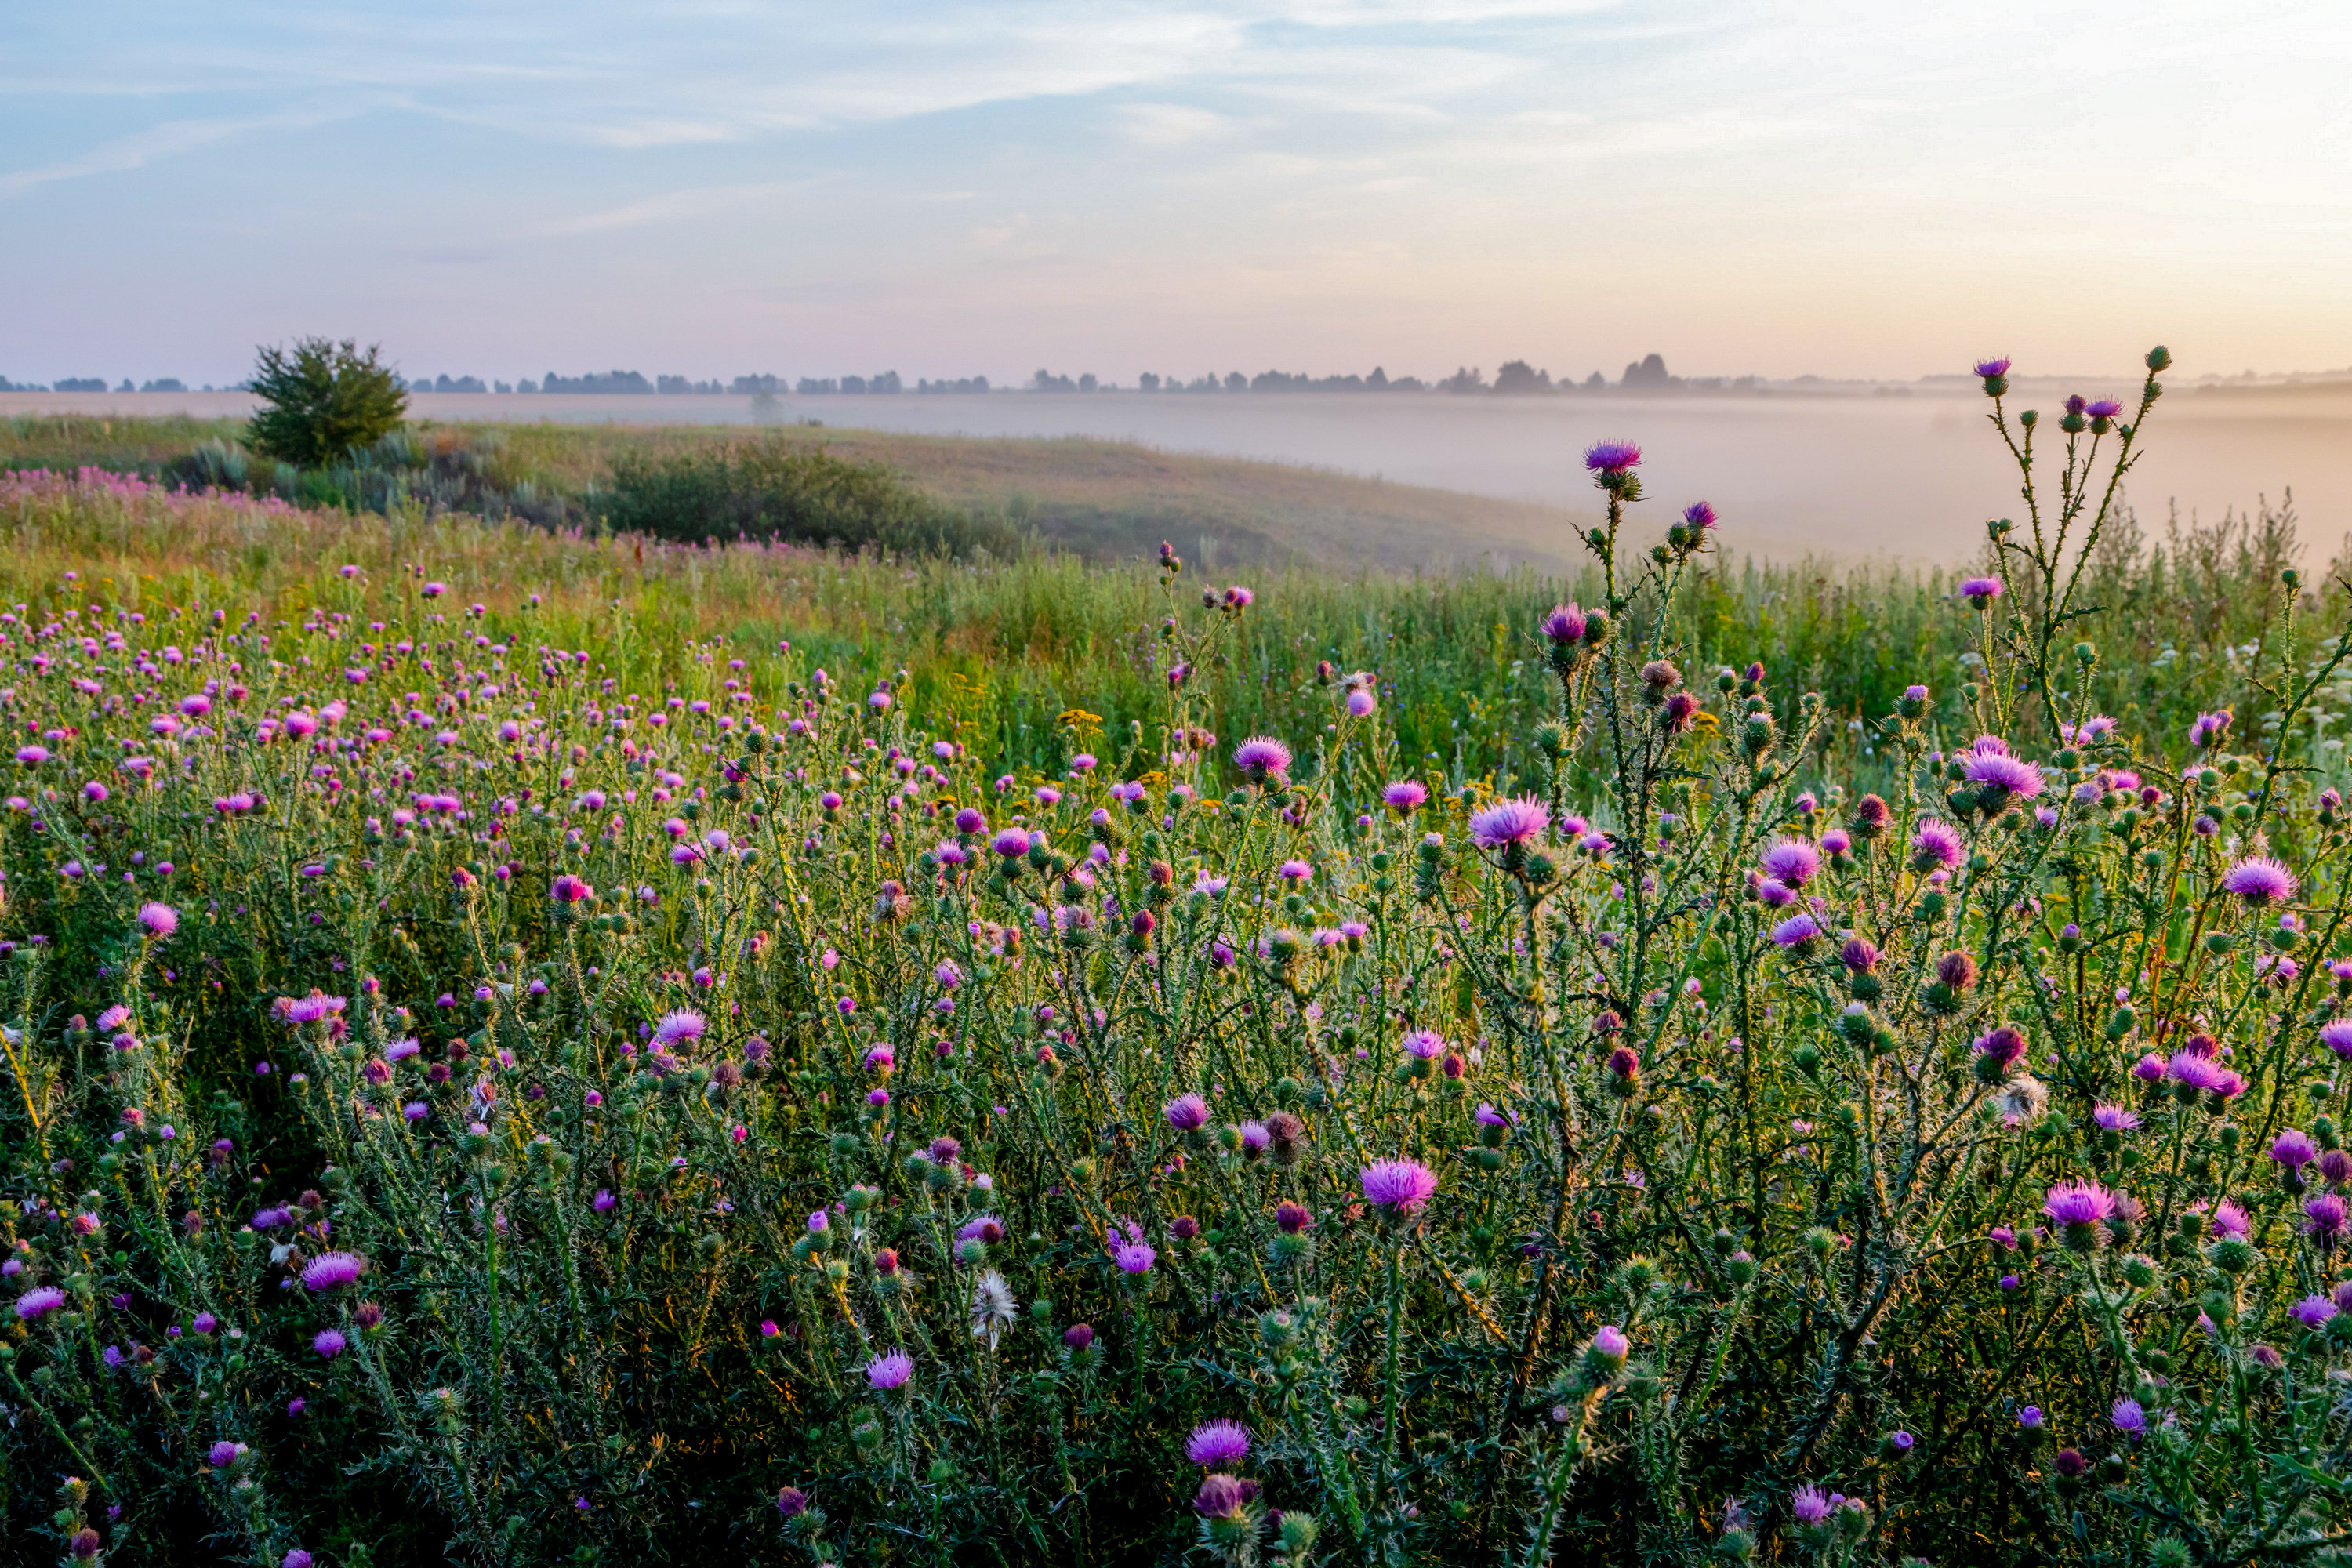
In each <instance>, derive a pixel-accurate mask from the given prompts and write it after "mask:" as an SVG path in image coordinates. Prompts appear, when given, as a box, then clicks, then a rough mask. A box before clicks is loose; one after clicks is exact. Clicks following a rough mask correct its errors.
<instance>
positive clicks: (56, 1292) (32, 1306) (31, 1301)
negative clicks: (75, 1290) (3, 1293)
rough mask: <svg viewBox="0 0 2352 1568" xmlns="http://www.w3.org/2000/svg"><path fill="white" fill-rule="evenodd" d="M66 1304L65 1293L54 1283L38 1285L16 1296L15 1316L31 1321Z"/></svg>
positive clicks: (21, 1319)
mask: <svg viewBox="0 0 2352 1568" xmlns="http://www.w3.org/2000/svg"><path fill="white" fill-rule="evenodd" d="M65 1304H66V1293H65V1292H64V1291H62V1290H60V1289H58V1288H57V1287H56V1286H54V1285H40V1286H36V1287H35V1288H34V1289H30V1290H27V1291H26V1292H25V1293H24V1294H23V1295H21V1296H19V1297H17V1298H16V1316H17V1318H18V1319H19V1320H20V1321H24V1322H27V1323H29V1322H33V1321H37V1320H38V1319H40V1318H43V1317H46V1316H47V1315H48V1314H49V1313H51V1312H54V1311H56V1310H58V1308H60V1307H62V1306H64V1305H65Z"/></svg>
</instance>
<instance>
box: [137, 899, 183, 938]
mask: <svg viewBox="0 0 2352 1568" xmlns="http://www.w3.org/2000/svg"><path fill="white" fill-rule="evenodd" d="M139 923H140V924H141V925H142V926H144V927H145V928H146V930H147V934H148V935H149V936H152V937H153V938H155V939H156V940H157V941H159V942H160V941H162V940H163V938H165V937H167V936H170V935H171V934H172V933H173V931H178V930H179V929H180V911H179V910H175V909H173V907H172V906H171V905H169V904H166V903H158V902H149V903H144V904H142V905H140V906H139Z"/></svg>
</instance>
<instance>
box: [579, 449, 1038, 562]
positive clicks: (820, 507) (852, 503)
mask: <svg viewBox="0 0 2352 1568" xmlns="http://www.w3.org/2000/svg"><path fill="white" fill-rule="evenodd" d="M604 521H606V523H608V524H609V525H610V526H612V527H613V528H615V529H621V530H626V531H633V532H638V533H646V534H651V535H653V536H655V537H656V538H660V539H677V540H685V541H689V542H700V541H702V540H705V539H714V538H715V539H721V540H731V539H735V538H738V537H742V538H750V539H782V540H787V541H792V542H800V543H807V544H838V545H841V546H843V547H844V548H846V549H851V550H861V549H869V548H870V549H877V550H882V551H887V552H892V553H896V554H907V555H954V556H959V557H970V556H972V555H975V554H979V553H981V552H987V553H989V554H992V555H998V556H1004V555H1010V554H1012V553H1013V552H1015V551H1017V550H1018V549H1019V548H1020V544H1021V541H1020V538H1019V536H1018V535H1017V534H1015V533H1014V532H1013V530H1011V529H1010V528H1008V527H1006V526H1004V525H1003V523H1001V522H997V521H993V520H991V519H986V518H981V517H975V516H972V515H970V514H967V513H963V512H959V511H957V510H953V509H951V508H950V507H948V506H946V505H943V504H942V503H940V501H938V500H933V499H932V498H931V497H929V496H927V495H925V494H924V493H923V492H922V491H921V490H919V489H916V488H915V487H914V486H912V485H910V484H908V482H907V481H906V480H905V479H901V478H900V477H899V476H898V475H897V474H895V473H893V472H892V471H891V470H890V469H889V468H886V467H884V466H883V465H882V464H880V463H861V462H855V461H852V460H850V459H848V458H840V457H835V455H834V454H833V453H831V452H828V451H825V450H824V448H822V447H819V448H816V449H814V450H809V449H806V448H803V447H795V446H793V444H791V443H789V442H784V441H776V440H758V441H748V442H744V443H741V444H739V445H736V446H732V447H722V448H719V449H717V450H713V451H700V452H676V453H670V454H667V455H658V456H653V455H644V454H635V453H630V454H624V455H623V456H622V457H620V458H616V459H615V460H614V465H613V483H612V488H611V489H610V491H609V492H608V493H607V494H606V496H605V497H604Z"/></svg>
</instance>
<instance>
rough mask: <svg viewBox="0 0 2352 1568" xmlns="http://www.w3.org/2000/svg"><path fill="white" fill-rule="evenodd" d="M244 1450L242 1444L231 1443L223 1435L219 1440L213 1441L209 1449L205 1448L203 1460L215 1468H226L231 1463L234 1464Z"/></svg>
mask: <svg viewBox="0 0 2352 1568" xmlns="http://www.w3.org/2000/svg"><path fill="white" fill-rule="evenodd" d="M244 1452H245V1445H244V1444H242V1443H232V1442H230V1441H229V1440H228V1439H227V1438H226V1437H224V1438H222V1439H221V1440H220V1441H219V1442H217V1443H215V1444H214V1445H213V1446H212V1447H210V1448H209V1449H207V1450H205V1463H206V1464H208V1465H210V1466H212V1468H214V1469H215V1470H226V1469H227V1468H229V1467H230V1466H231V1465H234V1464H236V1461H237V1459H238V1458H239V1457H240V1456H241V1455H243V1454H244Z"/></svg>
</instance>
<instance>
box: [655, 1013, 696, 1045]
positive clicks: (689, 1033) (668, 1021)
mask: <svg viewBox="0 0 2352 1568" xmlns="http://www.w3.org/2000/svg"><path fill="white" fill-rule="evenodd" d="M707 1027H709V1025H707V1024H706V1023H705V1022H704V1021H703V1017H702V1015H701V1014H699V1013H697V1012H695V1011H694V1010H693V1009H692V1008H690V1007H681V1008H679V1009H678V1010H677V1011H676V1012H674V1013H665V1014H663V1015H662V1016H661V1022H659V1023H657V1024H656V1025H655V1026H654V1038H655V1039H656V1040H659V1041H660V1042H661V1043H662V1044H663V1045H665V1046H675V1045H677V1043H678V1042H679V1041H681V1040H698V1039H700V1038H701V1037H702V1031H703V1030H704V1029H705V1028H707Z"/></svg>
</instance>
